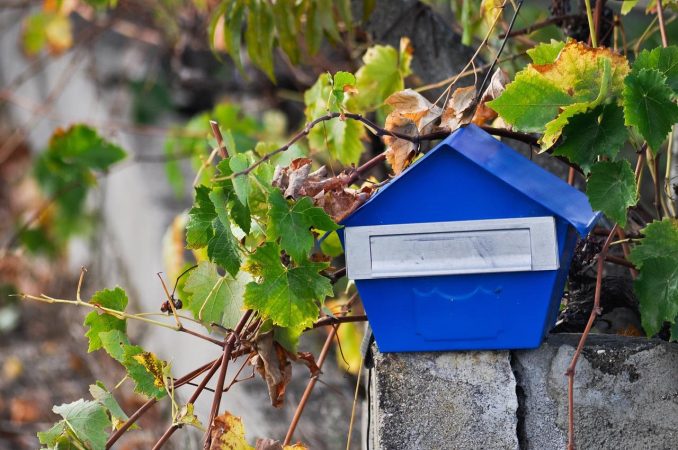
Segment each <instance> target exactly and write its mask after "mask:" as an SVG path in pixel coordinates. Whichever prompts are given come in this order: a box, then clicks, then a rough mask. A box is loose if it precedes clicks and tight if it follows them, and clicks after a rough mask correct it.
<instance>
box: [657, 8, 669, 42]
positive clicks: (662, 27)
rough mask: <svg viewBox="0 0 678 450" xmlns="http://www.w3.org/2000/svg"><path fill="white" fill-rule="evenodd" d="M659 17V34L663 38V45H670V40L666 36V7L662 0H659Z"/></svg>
mask: <svg viewBox="0 0 678 450" xmlns="http://www.w3.org/2000/svg"><path fill="white" fill-rule="evenodd" d="M657 19H658V20H659V35H660V36H661V38H662V47H664V48H666V47H668V46H669V40H668V39H667V38H666V24H665V23H664V7H663V6H662V0H657Z"/></svg>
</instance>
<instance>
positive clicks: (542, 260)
mask: <svg viewBox="0 0 678 450" xmlns="http://www.w3.org/2000/svg"><path fill="white" fill-rule="evenodd" d="M345 242H346V244H345V245H346V251H345V253H346V260H347V262H346V264H347V270H348V276H349V278H350V279H353V280H364V279H371V278H393V277H418V276H429V275H454V274H471V273H492V272H516V271H528V270H556V269H558V244H557V242H556V227H555V221H554V220H553V217H530V218H523V219H495V220H468V221H458V222H434V223H418V224H398V225H380V226H364V227H350V228H347V229H346V232H345Z"/></svg>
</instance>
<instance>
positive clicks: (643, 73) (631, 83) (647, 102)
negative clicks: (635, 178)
mask: <svg viewBox="0 0 678 450" xmlns="http://www.w3.org/2000/svg"><path fill="white" fill-rule="evenodd" d="M625 84H626V85H625V86H624V114H625V119H626V125H632V126H634V127H636V128H637V129H638V131H639V132H640V134H641V135H642V136H643V137H644V138H645V140H646V141H647V144H648V145H649V146H650V148H651V149H652V151H653V152H654V153H655V154H656V153H657V152H658V151H659V148H660V147H661V145H662V143H663V142H664V141H665V140H666V136H667V135H668V133H669V131H671V128H672V127H673V124H675V123H676V122H678V105H676V103H675V102H674V99H673V91H672V90H671V88H669V86H667V84H666V77H665V76H664V75H662V73H661V72H660V71H659V70H657V69H642V70H640V71H638V72H635V71H634V72H632V73H631V74H629V76H628V77H626V81H625Z"/></svg>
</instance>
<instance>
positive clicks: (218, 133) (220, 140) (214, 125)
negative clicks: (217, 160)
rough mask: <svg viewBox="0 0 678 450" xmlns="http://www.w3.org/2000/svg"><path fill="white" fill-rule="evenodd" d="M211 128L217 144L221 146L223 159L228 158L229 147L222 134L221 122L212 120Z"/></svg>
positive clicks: (220, 151)
mask: <svg viewBox="0 0 678 450" xmlns="http://www.w3.org/2000/svg"><path fill="white" fill-rule="evenodd" d="M210 128H211V129H212V134H213V135H214V139H216V140H217V145H218V146H219V155H220V156H221V159H226V158H228V149H227V148H226V146H225V145H224V137H223V136H222V135H221V130H220V129H219V124H218V123H217V122H216V121H214V120H210Z"/></svg>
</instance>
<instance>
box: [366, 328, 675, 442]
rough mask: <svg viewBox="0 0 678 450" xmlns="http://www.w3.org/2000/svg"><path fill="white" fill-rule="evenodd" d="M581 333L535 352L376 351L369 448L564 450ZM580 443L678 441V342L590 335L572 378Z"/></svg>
mask: <svg viewBox="0 0 678 450" xmlns="http://www.w3.org/2000/svg"><path fill="white" fill-rule="evenodd" d="M578 339H579V335H567V334H560V335H552V336H551V337H549V339H548V340H547V342H546V343H544V344H543V345H542V346H541V347H540V348H539V349H536V350H521V351H511V352H509V351H501V352H450V353H388V354H384V353H379V352H378V351H377V350H376V348H374V347H373V349H374V367H373V368H372V369H371V370H370V372H369V373H370V389H369V391H370V392H369V394H370V395H369V398H368V401H369V419H368V420H369V430H368V433H369V437H368V442H369V448H371V449H399V450H406V449H535V450H536V449H539V450H548V449H564V448H565V447H566V443H567V378H566V377H565V370H566V368H567V365H568V364H569V361H570V358H571V357H572V354H573V353H574V349H575V346H576V345H577V342H578ZM575 418H576V422H575V423H576V437H577V448H579V449H615V450H619V449H650V448H651V449H670V448H676V446H677V445H678V345H677V344H669V343H666V342H663V341H658V340H648V339H644V338H628V337H621V336H608V335H592V336H591V337H590V338H589V341H588V344H587V346H586V348H585V350H584V352H583V354H582V357H581V358H580V360H579V365H578V366H577V376H576V378H575Z"/></svg>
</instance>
